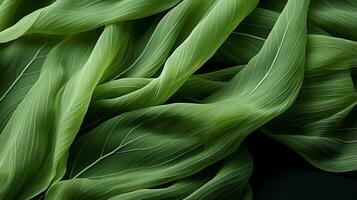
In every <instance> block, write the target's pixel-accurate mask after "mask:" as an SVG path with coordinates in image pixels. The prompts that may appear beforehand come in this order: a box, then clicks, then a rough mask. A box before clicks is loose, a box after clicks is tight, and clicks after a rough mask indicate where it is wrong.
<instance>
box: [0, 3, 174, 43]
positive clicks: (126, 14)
mask: <svg viewBox="0 0 357 200" xmlns="http://www.w3.org/2000/svg"><path fill="white" fill-rule="evenodd" d="M178 2H180V0H165V1H157V0H136V1H132V0H122V1H115V0H109V1H105V2H103V1H96V0H59V1H55V2H54V3H52V4H51V5H49V6H46V7H44V8H42V9H38V10H36V11H34V12H32V13H31V14H29V15H27V16H25V17H23V18H22V19H21V20H20V21H18V22H17V23H16V24H15V25H13V26H11V27H9V28H7V29H5V30H3V31H1V32H0V43H5V42H9V41H12V40H15V39H17V38H19V37H21V36H22V35H26V34H30V33H46V34H56V35H70V34H74V33H79V32H84V31H89V30H92V29H95V28H98V27H100V26H104V25H106V24H110V23H113V22H120V21H126V20H133V19H138V18H143V17H146V16H150V15H154V14H157V13H159V12H162V11H164V10H166V9H168V8H171V7H172V6H174V5H176V4H177V3H178Z"/></svg>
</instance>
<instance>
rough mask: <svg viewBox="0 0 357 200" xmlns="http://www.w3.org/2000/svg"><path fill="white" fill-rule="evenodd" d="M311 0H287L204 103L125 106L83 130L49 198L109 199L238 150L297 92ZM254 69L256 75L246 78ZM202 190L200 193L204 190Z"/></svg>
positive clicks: (181, 174) (187, 174)
mask: <svg viewBox="0 0 357 200" xmlns="http://www.w3.org/2000/svg"><path fill="white" fill-rule="evenodd" d="M221 2H224V3H228V2H232V1H221ZM233 4H234V3H233ZM308 4H309V1H301V0H290V1H289V3H288V4H287V5H286V8H285V9H284V11H283V12H282V14H281V15H280V17H279V19H278V21H277V22H276V24H275V26H274V28H273V31H272V33H271V34H270V35H269V37H268V39H267V40H266V42H265V43H264V45H263V47H262V49H261V51H260V52H259V54H258V55H257V56H256V57H255V58H254V59H252V60H251V61H250V62H249V63H248V64H247V66H246V67H245V68H244V69H243V70H242V71H241V72H239V73H238V75H237V76H236V77H235V78H233V80H231V81H230V82H229V83H228V84H227V86H225V87H224V88H222V90H220V91H218V92H217V93H215V94H213V95H212V96H210V97H208V98H207V99H205V100H204V103H202V104H189V103H177V104H168V105H161V106H153V107H149V108H144V109H138V110H135V111H131V112H126V113H123V114H121V115H119V116H117V117H115V118H113V119H111V120H108V121H106V122H104V123H102V124H101V125H100V126H99V127H97V128H95V129H93V130H92V131H90V132H89V133H87V134H85V135H84V136H81V137H80V138H79V139H78V140H77V141H76V143H74V145H73V149H72V152H71V153H70V155H71V157H70V163H71V164H70V166H69V170H68V175H67V179H68V180H62V181H60V182H58V183H55V184H54V185H53V186H52V187H51V188H50V189H49V191H48V193H47V197H46V198H47V199H58V198H61V199H103V198H104V199H106V198H110V197H113V196H116V195H122V194H125V193H128V192H133V191H135V190H141V189H148V188H152V187H157V186H160V185H162V184H165V183H169V182H172V181H176V180H180V179H182V178H184V177H190V176H191V175H193V174H196V173H198V172H200V171H202V170H203V169H204V168H207V167H208V166H210V165H212V164H213V163H216V162H217V161H219V160H221V159H222V158H224V157H227V156H228V155H229V154H231V153H233V152H235V151H236V150H237V149H238V148H239V146H240V144H241V143H242V141H243V139H244V138H245V137H246V136H247V135H248V134H249V133H251V132H252V131H253V130H255V129H257V128H259V127H260V126H262V125H263V124H265V123H266V122H268V121H269V120H271V119H272V118H275V117H277V116H278V115H279V114H281V113H282V112H284V111H285V110H286V109H287V108H288V107H289V106H290V105H291V104H292V102H293V101H294V100H295V98H296V96H297V93H298V91H299V89H300V86H301V84H302V79H303V73H304V61H305V59H304V55H305V45H306V44H305V43H306V16H307V9H308ZM217 5H218V4H217ZM227 5H228V4H227ZM227 5H226V6H227ZM229 5H230V6H232V5H231V4H229ZM237 9H238V7H237ZM213 10H214V9H213ZM201 24H202V23H201ZM186 41H187V40H186ZM286 55H289V56H286ZM253 74H254V75H255V76H256V77H257V78H256V79H253V78H250V79H248V80H247V78H248V77H253ZM245 77H247V78H245ZM244 79H245V80H244ZM242 80H244V81H246V82H243V81H242ZM284 86H288V87H284ZM267 90H268V91H272V92H270V93H266V91H267ZM89 155H90V156H89ZM148 174H150V176H148ZM211 184H213V185H214V183H208V185H206V186H207V188H210V185H211ZM197 191H198V192H197V195H198V196H202V195H201V192H202V191H205V189H202V190H201V191H200V190H197ZM248 194H250V193H249V189H248ZM242 198H243V197H242ZM247 198H250V196H249V195H248V197H247Z"/></svg>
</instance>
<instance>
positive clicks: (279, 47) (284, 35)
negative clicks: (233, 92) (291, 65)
mask: <svg viewBox="0 0 357 200" xmlns="http://www.w3.org/2000/svg"><path fill="white" fill-rule="evenodd" d="M289 25H290V21H288V23H287V26H286V28H285V30H284V34H283V37H282V39H281V42H280V44H279V46H278V50H277V52H276V54H275V57H274V59H273V62H272V63H271V64H270V67H269V70H268V72H267V73H266V74H265V75H264V77H263V78H262V80H260V81H259V83H258V84H257V85H256V86H255V87H254V89H253V90H252V91H250V93H249V94H248V96H250V95H251V94H252V93H253V92H254V91H255V90H257V88H258V87H259V86H260V85H261V84H262V83H263V82H264V81H265V79H267V77H268V75H269V74H270V72H271V70H272V68H273V66H274V65H275V62H276V60H277V58H278V56H279V54H280V50H281V47H282V46H283V43H284V40H285V37H286V33H287V32H288V29H289Z"/></svg>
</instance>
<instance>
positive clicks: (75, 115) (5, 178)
mask: <svg viewBox="0 0 357 200" xmlns="http://www.w3.org/2000/svg"><path fill="white" fill-rule="evenodd" d="M121 34H125V31H123V27H122V26H121V25H110V26H108V27H106V28H105V29H104V31H103V33H102V34H101V36H100V37H99V39H98V41H97V43H96V44H95V41H96V38H97V36H96V35H97V34H95V33H86V34H84V35H80V36H76V37H73V38H68V39H66V40H64V41H63V42H61V43H59V44H58V45H56V47H55V48H54V49H53V50H52V51H51V53H50V54H49V56H48V58H47V59H46V62H45V63H44V65H43V67H42V71H41V74H40V77H39V79H38V80H37V82H36V83H35V84H34V85H33V87H32V88H31V89H30V91H29V92H28V93H27V95H26V96H25V98H24V99H23V100H22V102H21V103H20V104H19V105H18V107H17V109H16V110H15V111H14V113H13V115H12V117H11V119H10V120H9V122H8V123H7V125H6V126H5V128H4V130H3V131H2V134H1V135H0V155H1V156H0V158H1V160H0V182H1V183H2V187H1V188H0V197H1V198H2V199H14V198H19V199H28V198H31V197H34V196H36V195H37V194H38V193H40V192H42V191H44V190H45V189H46V188H47V187H48V186H49V185H50V183H52V182H55V181H57V180H59V179H60V178H61V177H62V176H63V174H64V172H65V166H66V160H67V155H68V149H69V146H70V145H71V143H72V141H73V140H74V137H75V135H76V134H77V132H78V130H79V127H80V125H81V122H82V120H83V118H84V114H85V113H86V110H87V107H88V104H89V101H90V98H91V95H92V92H93V90H94V88H95V87H96V85H97V84H98V82H99V80H100V78H101V76H102V74H103V73H104V71H105V69H106V68H107V67H108V66H109V65H110V64H111V62H112V60H113V58H114V57H115V56H116V54H117V53H118V51H119V47H120V45H113V44H116V43H118V42H119V38H120V35H121ZM84 77H85V79H84ZM83 80H84V81H83ZM19 147H21V148H19ZM33 177H36V178H35V179H34V178H33Z"/></svg>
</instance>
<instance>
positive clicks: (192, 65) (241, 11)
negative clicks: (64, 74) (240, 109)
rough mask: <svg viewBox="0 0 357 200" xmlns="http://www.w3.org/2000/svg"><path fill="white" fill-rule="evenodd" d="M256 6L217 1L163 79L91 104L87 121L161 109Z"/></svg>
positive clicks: (176, 54) (177, 52)
mask: <svg viewBox="0 0 357 200" xmlns="http://www.w3.org/2000/svg"><path fill="white" fill-rule="evenodd" d="M256 3H257V1H250V2H249V3H246V2H244V3H243V1H241V0H239V1H237V2H235V1H233V2H232V1H230V0H219V1H217V2H216V3H215V4H214V5H212V7H211V8H210V9H209V12H208V13H207V14H206V15H205V17H204V18H203V19H202V20H201V21H200V23H199V24H198V25H197V26H196V27H195V28H194V29H193V31H192V32H191V34H190V35H189V36H188V37H187V39H186V40H184V42H183V43H182V44H180V45H179V46H178V47H177V48H176V49H175V51H174V52H173V53H172V54H171V55H170V57H169V58H168V59H167V61H166V62H165V64H164V68H163V70H162V72H161V74H160V75H159V77H157V78H155V79H154V80H153V81H151V82H150V83H149V84H147V85H145V86H144V87H142V88H140V89H138V90H135V91H133V92H131V93H128V94H125V95H123V96H119V97H116V98H112V99H105V100H101V101H96V103H95V104H91V109H90V111H89V113H88V114H87V118H86V120H87V121H88V122H89V125H93V124H97V123H98V122H101V121H103V120H105V119H108V118H110V117H113V116H115V115H117V114H120V113H123V112H126V111H131V110H135V109H138V108H145V107H149V106H153V105H160V104H162V103H164V102H165V101H167V100H168V99H169V98H170V97H171V96H172V95H173V94H174V93H175V92H176V91H177V90H178V89H179V88H180V87H181V86H182V84H183V83H184V82H185V81H186V80H187V79H188V78H189V77H190V76H191V75H192V74H193V73H194V72H195V71H196V70H198V69H199V68H200V67H201V66H202V65H203V64H204V63H205V62H206V61H207V60H208V59H209V58H211V57H212V56H213V54H214V53H215V52H216V51H217V49H218V48H219V47H220V46H221V45H222V43H223V42H224V41H225V40H226V39H227V37H228V36H229V34H230V33H231V32H232V30H233V29H234V28H235V27H236V26H237V25H238V24H239V23H240V22H241V21H242V20H243V18H244V17H246V16H247V15H248V14H249V13H250V12H251V11H252V10H253V9H254V7H255V5H256ZM223 10H224V12H223ZM99 112H100V117H99V115H98V114H99Z"/></svg>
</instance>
